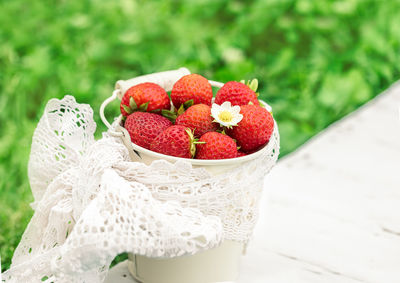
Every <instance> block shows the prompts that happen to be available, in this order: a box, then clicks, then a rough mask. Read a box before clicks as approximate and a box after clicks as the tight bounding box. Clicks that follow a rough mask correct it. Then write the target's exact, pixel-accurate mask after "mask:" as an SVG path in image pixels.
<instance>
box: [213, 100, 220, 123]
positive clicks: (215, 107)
mask: <svg viewBox="0 0 400 283" xmlns="http://www.w3.org/2000/svg"><path fill="white" fill-rule="evenodd" d="M219 112H221V106H219V105H218V104H215V103H214V104H213V105H212V107H211V116H212V117H214V118H215V119H217V118H218V114H219Z"/></svg>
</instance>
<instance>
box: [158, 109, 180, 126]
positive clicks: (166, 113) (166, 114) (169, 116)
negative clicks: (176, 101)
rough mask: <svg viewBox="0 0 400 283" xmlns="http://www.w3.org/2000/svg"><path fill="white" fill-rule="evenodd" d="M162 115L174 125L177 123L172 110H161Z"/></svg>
mask: <svg viewBox="0 0 400 283" xmlns="http://www.w3.org/2000/svg"><path fill="white" fill-rule="evenodd" d="M161 115H162V116H164V117H165V118H167V119H168V120H170V121H171V122H172V123H175V120H176V117H177V115H176V113H175V112H173V111H170V110H166V109H163V110H161Z"/></svg>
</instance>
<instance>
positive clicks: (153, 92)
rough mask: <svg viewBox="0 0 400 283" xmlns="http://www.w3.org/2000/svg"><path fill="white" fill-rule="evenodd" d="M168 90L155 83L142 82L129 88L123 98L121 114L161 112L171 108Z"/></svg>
mask: <svg viewBox="0 0 400 283" xmlns="http://www.w3.org/2000/svg"><path fill="white" fill-rule="evenodd" d="M170 108H171V103H170V101H169V97H168V94H167V92H166V91H165V90H164V89H163V88H162V87H160V86H159V85H157V84H155V83H141V84H138V85H135V86H133V87H131V88H129V89H128V90H127V91H126V92H125V94H124V96H123V97H122V99H121V105H120V109H121V114H122V115H123V116H125V117H127V116H128V115H129V114H131V113H133V112H135V111H144V112H146V111H147V112H160V111H161V110H162V109H170Z"/></svg>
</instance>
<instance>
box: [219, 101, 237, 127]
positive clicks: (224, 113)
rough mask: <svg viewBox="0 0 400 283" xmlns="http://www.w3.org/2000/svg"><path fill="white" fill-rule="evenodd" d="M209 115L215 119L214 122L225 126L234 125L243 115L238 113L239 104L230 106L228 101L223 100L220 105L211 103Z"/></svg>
mask: <svg viewBox="0 0 400 283" xmlns="http://www.w3.org/2000/svg"><path fill="white" fill-rule="evenodd" d="M211 116H212V117H213V118H214V119H215V120H214V122H217V123H219V124H220V125H221V126H225V127H227V128H232V126H236V125H237V124H238V123H239V122H240V121H241V120H242V119H243V115H242V114H240V106H238V105H235V106H232V105H231V103H230V102H229V101H225V102H224V103H222V104H221V105H218V104H215V103H213V105H212V107H211Z"/></svg>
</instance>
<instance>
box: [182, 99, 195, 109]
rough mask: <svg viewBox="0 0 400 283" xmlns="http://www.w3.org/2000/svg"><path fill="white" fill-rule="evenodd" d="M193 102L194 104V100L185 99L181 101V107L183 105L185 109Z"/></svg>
mask: <svg viewBox="0 0 400 283" xmlns="http://www.w3.org/2000/svg"><path fill="white" fill-rule="evenodd" d="M193 104H194V100H193V99H190V100H188V101H186V102H185V103H183V107H185V109H188V108H189V107H190V106H192V105H193Z"/></svg>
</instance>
